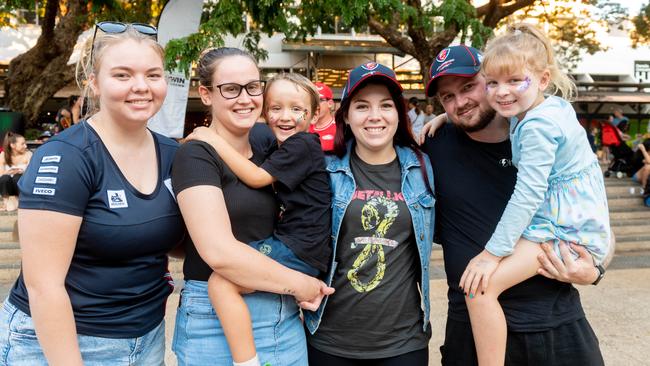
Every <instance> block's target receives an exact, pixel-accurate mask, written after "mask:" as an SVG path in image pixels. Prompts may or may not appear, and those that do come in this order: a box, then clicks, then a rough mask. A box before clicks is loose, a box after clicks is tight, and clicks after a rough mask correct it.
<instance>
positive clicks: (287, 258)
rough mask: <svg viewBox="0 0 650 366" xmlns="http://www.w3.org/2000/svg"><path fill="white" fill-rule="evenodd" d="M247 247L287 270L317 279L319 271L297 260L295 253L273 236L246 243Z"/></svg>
mask: <svg viewBox="0 0 650 366" xmlns="http://www.w3.org/2000/svg"><path fill="white" fill-rule="evenodd" d="M248 245H250V246H251V247H253V249H255V250H257V251H259V252H260V253H262V254H264V255H265V256H267V257H269V258H271V259H273V260H274V261H276V262H278V263H280V264H281V265H283V266H285V267H287V268H291V269H293V270H296V271H298V272H301V273H304V274H307V275H310V276H312V277H318V275H319V274H320V271H319V270H317V269H316V268H314V267H313V266H310V265H309V264H307V263H305V262H304V261H303V260H302V259H300V258H298V256H297V255H296V253H294V252H293V250H291V248H289V247H288V246H287V245H286V244H284V243H283V242H282V240H280V239H278V238H277V237H276V236H275V235H271V236H269V237H268V238H266V239H262V240H258V241H254V242H252V243H248Z"/></svg>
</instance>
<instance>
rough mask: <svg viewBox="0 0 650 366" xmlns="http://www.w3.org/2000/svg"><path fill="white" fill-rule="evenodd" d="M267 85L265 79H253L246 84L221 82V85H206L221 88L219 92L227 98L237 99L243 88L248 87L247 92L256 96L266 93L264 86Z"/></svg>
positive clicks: (209, 87) (210, 87)
mask: <svg viewBox="0 0 650 366" xmlns="http://www.w3.org/2000/svg"><path fill="white" fill-rule="evenodd" d="M265 85H266V81H264V80H253V81H251V82H250V83H248V84H246V85H241V84H237V83H225V84H219V85H214V86H211V85H206V86H205V87H206V88H208V89H212V88H215V87H216V88H217V89H219V93H221V96H222V97H224V98H226V99H235V98H237V97H238V96H239V95H240V94H241V91H242V90H243V89H246V93H248V95H250V96H251V97H256V96H258V95H262V93H264V86H265Z"/></svg>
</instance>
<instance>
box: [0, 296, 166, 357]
mask: <svg viewBox="0 0 650 366" xmlns="http://www.w3.org/2000/svg"><path fill="white" fill-rule="evenodd" d="M77 340H78V342H79V349H80V350H81V358H82V359H83V362H84V365H86V366H89V365H90V366H104V365H106V366H109V365H110V366H122V365H124V366H127V365H129V366H149V365H164V358H165V321H164V320H163V321H162V322H160V324H159V325H158V326H156V327H155V328H154V329H153V330H151V331H149V333H147V334H145V335H143V336H142V337H137V338H122V339H120V338H104V337H94V336H87V335H77ZM0 365H3V366H4V365H11V366H14V365H15V366H23V365H24V366H36V365H47V360H46V359H45V355H44V354H43V351H42V350H41V345H40V344H39V343H38V339H37V338H36V332H35V331H34V324H33V322H32V318H31V317H30V316H29V315H27V314H25V313H23V312H22V311H20V310H18V308H16V307H15V306H14V305H12V304H11V303H10V302H9V301H8V300H5V302H4V306H3V307H2V310H0Z"/></svg>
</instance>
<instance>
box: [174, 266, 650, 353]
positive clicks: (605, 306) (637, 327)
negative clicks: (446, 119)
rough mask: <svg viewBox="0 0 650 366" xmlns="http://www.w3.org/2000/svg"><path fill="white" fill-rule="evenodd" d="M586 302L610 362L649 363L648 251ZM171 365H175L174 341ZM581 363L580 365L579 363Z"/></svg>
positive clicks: (439, 327)
mask: <svg viewBox="0 0 650 366" xmlns="http://www.w3.org/2000/svg"><path fill="white" fill-rule="evenodd" d="M433 273H434V274H433V275H432V279H431V296H432V299H431V318H432V326H433V337H432V339H431V342H430V360H431V361H430V362H429V365H430V366H438V365H440V353H439V351H438V347H439V346H440V344H441V343H442V338H443V333H444V314H446V312H447V302H446V290H447V285H446V282H445V280H444V278H443V276H444V272H443V271H442V269H441V268H440V267H438V268H436V270H435V271H434V272H433ZM579 290H580V294H581V296H582V303H583V306H584V308H585V312H586V313H587V318H588V319H589V321H590V322H591V325H592V327H593V328H594V331H595V332H596V334H597V335H598V338H599V339H600V345H601V349H602V352H603V356H604V358H605V364H606V365H608V366H645V365H649V364H650V361H649V360H650V255H634V256H627V257H622V256H618V257H616V258H615V259H614V261H613V262H612V265H611V266H610V270H609V271H608V272H607V275H606V278H605V279H604V280H603V282H601V284H600V285H598V286H583V287H579ZM177 305H178V294H177V293H175V294H173V295H172V296H171V298H170V299H169V302H168V306H167V314H168V316H167V343H168V345H170V344H171V339H172V332H173V322H174V320H173V314H175V311H176V306H177ZM166 361H167V365H168V366H171V365H176V362H175V360H174V357H173V355H172V354H171V351H170V346H168V347H167V354H166ZM576 366H582V365H576Z"/></svg>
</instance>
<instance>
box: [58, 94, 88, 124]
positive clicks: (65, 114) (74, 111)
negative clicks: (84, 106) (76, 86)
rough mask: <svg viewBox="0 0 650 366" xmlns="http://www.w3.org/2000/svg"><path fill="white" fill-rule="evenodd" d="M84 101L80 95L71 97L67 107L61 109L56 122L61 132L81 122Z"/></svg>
mask: <svg viewBox="0 0 650 366" xmlns="http://www.w3.org/2000/svg"><path fill="white" fill-rule="evenodd" d="M82 100H83V99H82V98H80V97H79V96H78V95H71V96H70V97H69V98H68V102H67V104H66V106H65V107H62V108H60V109H59V111H58V112H57V113H56V117H55V118H54V120H55V121H56V123H57V125H58V126H59V128H60V130H61V131H63V130H65V129H66V128H69V127H70V126H72V125H74V124H77V123H78V122H79V117H80V114H81V101H82Z"/></svg>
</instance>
